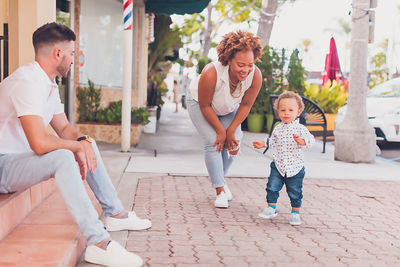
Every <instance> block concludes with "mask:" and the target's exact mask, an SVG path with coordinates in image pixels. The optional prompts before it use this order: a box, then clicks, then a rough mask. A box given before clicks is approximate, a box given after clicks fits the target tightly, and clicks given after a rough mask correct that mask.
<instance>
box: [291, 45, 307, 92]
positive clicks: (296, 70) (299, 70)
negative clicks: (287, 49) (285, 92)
mask: <svg viewBox="0 0 400 267" xmlns="http://www.w3.org/2000/svg"><path fill="white" fill-rule="evenodd" d="M306 75H307V72H306V70H305V69H304V67H303V65H301V59H300V58H299V50H297V49H295V50H294V51H293V53H292V54H291V55H290V61H289V66H288V72H287V74H286V79H287V81H288V89H289V91H293V92H295V93H298V94H300V95H303V94H304V91H305V89H306V88H305V78H306Z"/></svg>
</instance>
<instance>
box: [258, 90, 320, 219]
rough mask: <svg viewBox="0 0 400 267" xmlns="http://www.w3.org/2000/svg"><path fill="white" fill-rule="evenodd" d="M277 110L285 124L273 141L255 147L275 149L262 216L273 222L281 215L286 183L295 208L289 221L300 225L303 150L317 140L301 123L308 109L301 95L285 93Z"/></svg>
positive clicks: (275, 129) (273, 134)
mask: <svg viewBox="0 0 400 267" xmlns="http://www.w3.org/2000/svg"><path fill="white" fill-rule="evenodd" d="M273 108H274V109H275V110H276V111H277V112H278V115H279V118H280V119H281V121H282V122H281V123H280V124H279V125H277V126H276V127H275V128H274V130H273V132H272V134H271V135H270V138H267V140H266V141H265V142H264V141H254V142H253V146H254V147H255V148H258V149H259V148H263V147H266V150H267V149H268V148H269V147H270V148H272V149H273V161H272V162H271V173H270V176H269V178H268V183H267V188H266V191H267V203H268V206H267V207H266V208H265V209H264V210H263V211H262V212H260V213H259V214H258V216H260V217H262V218H266V219H269V218H274V217H276V216H277V215H278V213H277V211H276V203H277V200H278V197H279V191H280V190H281V189H282V187H283V185H284V184H285V186H286V192H287V193H288V195H289V198H290V203H291V206H292V212H291V216H290V221H289V222H290V224H291V225H300V224H301V220H300V206H301V201H302V198H303V193H302V187H303V178H304V174H305V172H304V154H303V149H304V148H305V147H307V148H309V147H311V146H312V145H313V144H314V142H315V140H314V136H313V135H312V134H311V133H310V132H309V131H308V130H307V128H306V127H305V126H304V125H302V124H300V123H299V119H298V117H299V116H300V114H301V112H302V111H303V109H304V103H303V100H302V99H301V96H299V95H298V94H296V93H293V92H290V91H289V92H284V93H282V94H281V95H280V96H279V97H278V99H277V100H276V101H275V103H274V107H273ZM266 150H265V151H266ZM265 151H264V153H265Z"/></svg>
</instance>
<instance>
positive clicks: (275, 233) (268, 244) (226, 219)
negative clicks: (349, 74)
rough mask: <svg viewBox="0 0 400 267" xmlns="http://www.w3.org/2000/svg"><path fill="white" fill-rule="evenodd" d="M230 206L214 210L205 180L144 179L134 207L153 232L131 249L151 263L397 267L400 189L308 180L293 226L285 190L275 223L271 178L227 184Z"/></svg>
mask: <svg viewBox="0 0 400 267" xmlns="http://www.w3.org/2000/svg"><path fill="white" fill-rule="evenodd" d="M227 182H228V184H229V187H230V188H231V191H232V193H233V196H234V198H233V200H232V201H231V202H230V207H229V208H228V209H217V208H215V207H214V206H213V201H214V198H215V194H214V192H213V190H212V189H211V188H210V182H209V180H208V178H206V177H181V176H159V177H152V178H149V179H140V180H139V184H138V188H137V192H136V197H135V206H136V207H137V208H136V209H135V210H136V212H137V214H139V215H140V216H143V217H145V216H149V217H150V218H151V220H152V222H153V227H152V228H151V230H149V231H142V232H130V233H129V236H128V242H127V249H128V250H130V251H134V252H137V253H138V254H139V255H141V256H142V257H143V258H144V259H145V261H146V264H147V265H146V266H305V265H306V264H311V265H312V266H354V265H355V266H398V264H399V263H400V253H399V252H400V240H399V238H398V236H400V227H398V226H399V225H400V209H399V204H398V203H399V201H400V196H399V194H398V192H399V191H400V184H399V183H398V182H374V181H351V180H347V181H345V180H326V179H324V180H318V179H308V180H306V181H305V183H304V202H303V208H302V211H301V216H302V221H303V224H302V225H300V226H291V225H290V224H289V223H288V220H289V215H290V214H289V212H290V205H289V199H288V197H287V196H286V193H285V192H284V191H282V194H281V197H280V199H279V201H278V212H279V215H278V216H277V217H276V218H275V219H272V220H270V219H262V218H259V217H258V216H257V214H258V212H260V211H261V210H262V209H263V208H264V207H265V205H266V204H265V201H264V199H265V191H264V188H265V183H266V180H265V179H248V178H230V179H227Z"/></svg>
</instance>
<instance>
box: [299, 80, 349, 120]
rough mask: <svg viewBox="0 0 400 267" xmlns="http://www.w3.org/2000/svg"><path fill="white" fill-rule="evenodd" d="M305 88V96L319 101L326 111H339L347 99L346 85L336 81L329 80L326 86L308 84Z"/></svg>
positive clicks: (316, 101) (319, 104)
mask: <svg viewBox="0 0 400 267" xmlns="http://www.w3.org/2000/svg"><path fill="white" fill-rule="evenodd" d="M305 89H306V90H305V92H304V96H305V97H307V98H309V99H310V100H312V101H314V102H315V103H317V104H318V106H320V107H321V108H322V110H323V111H324V112H325V113H337V111H338V109H339V108H340V107H342V106H344V105H345V104H346V101H347V94H346V91H345V88H344V86H343V85H341V84H340V83H338V82H336V81H333V83H331V82H330V81H329V80H328V81H327V82H326V83H325V84H324V86H320V85H317V84H312V85H309V84H306V88H305Z"/></svg>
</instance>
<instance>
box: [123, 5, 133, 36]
mask: <svg viewBox="0 0 400 267" xmlns="http://www.w3.org/2000/svg"><path fill="white" fill-rule="evenodd" d="M132 10H133V2H132V0H124V30H130V29H132V15H133V14H132V12H133V11H132Z"/></svg>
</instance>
